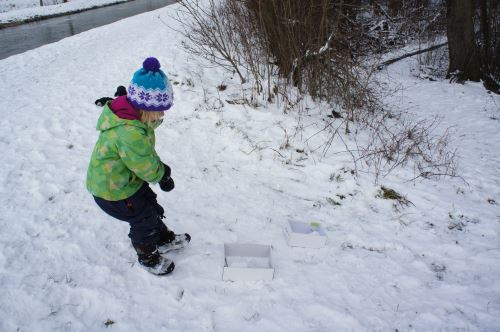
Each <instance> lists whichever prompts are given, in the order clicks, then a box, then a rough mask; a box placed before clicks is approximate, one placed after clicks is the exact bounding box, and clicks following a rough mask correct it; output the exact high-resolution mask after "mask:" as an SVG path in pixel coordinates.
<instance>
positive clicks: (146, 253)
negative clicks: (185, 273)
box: [132, 243, 175, 275]
mask: <svg viewBox="0 0 500 332" xmlns="http://www.w3.org/2000/svg"><path fill="white" fill-rule="evenodd" d="M132 246H133V247H134V249H135V251H136V252H137V258H138V260H139V264H140V265H141V267H142V268H143V269H144V270H146V271H148V272H150V273H152V274H155V275H165V274H169V273H170V272H172V271H173V270H174V268H175V264H174V262H172V261H171V260H170V259H168V258H166V257H163V256H161V255H160V254H159V252H158V250H157V248H156V246H154V245H143V244H138V243H132Z"/></svg>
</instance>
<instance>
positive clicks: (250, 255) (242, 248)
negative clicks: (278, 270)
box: [222, 243, 274, 281]
mask: <svg viewBox="0 0 500 332" xmlns="http://www.w3.org/2000/svg"><path fill="white" fill-rule="evenodd" d="M273 277H274V267H273V265H272V261H271V246H269V245H260V244H240V243H225V244H224V269H223V274H222V280H231V281H256V280H272V279H273Z"/></svg>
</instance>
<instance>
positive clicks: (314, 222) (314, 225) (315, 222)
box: [309, 221, 321, 229]
mask: <svg viewBox="0 0 500 332" xmlns="http://www.w3.org/2000/svg"><path fill="white" fill-rule="evenodd" d="M309 226H311V228H312V229H318V228H320V227H321V223H319V222H317V221H311V222H310V223H309Z"/></svg>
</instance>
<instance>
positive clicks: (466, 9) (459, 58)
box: [447, 0, 481, 81]
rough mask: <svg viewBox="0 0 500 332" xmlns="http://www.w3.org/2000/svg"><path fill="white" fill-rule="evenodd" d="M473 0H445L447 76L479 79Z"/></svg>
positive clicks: (460, 78)
mask: <svg viewBox="0 0 500 332" xmlns="http://www.w3.org/2000/svg"><path fill="white" fill-rule="evenodd" d="M473 15H474V4H473V0H447V28H448V49H449V58H450V65H449V67H448V78H450V77H451V78H456V79H457V80H458V81H466V80H471V81H479V80H480V79H481V66H480V58H479V52H478V47H477V45H476V42H475V38H474V24H473V21H472V17H473Z"/></svg>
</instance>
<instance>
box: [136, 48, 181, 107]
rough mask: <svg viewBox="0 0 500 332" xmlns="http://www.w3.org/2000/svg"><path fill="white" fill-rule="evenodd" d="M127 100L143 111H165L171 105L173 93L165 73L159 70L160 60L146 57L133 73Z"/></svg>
mask: <svg viewBox="0 0 500 332" xmlns="http://www.w3.org/2000/svg"><path fill="white" fill-rule="evenodd" d="M128 100H129V101H130V103H131V104H132V105H134V106H135V107H136V108H138V109H141V110H144V111H166V110H168V109H169V108H170V107H172V105H173V101H174V93H173V91H172V85H171V84H170V82H169V81H168V77H167V75H165V73H164V72H163V71H162V70H160V61H158V59H156V58H147V59H146V60H144V62H143V64H142V68H141V69H139V70H138V71H136V72H135V73H134V76H133V77H132V81H131V82H130V85H129V87H128Z"/></svg>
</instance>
